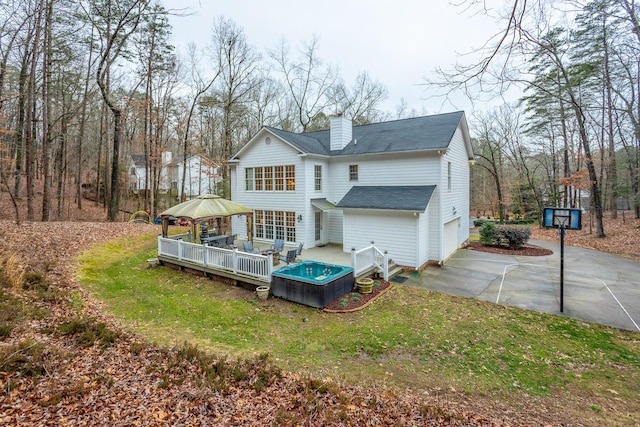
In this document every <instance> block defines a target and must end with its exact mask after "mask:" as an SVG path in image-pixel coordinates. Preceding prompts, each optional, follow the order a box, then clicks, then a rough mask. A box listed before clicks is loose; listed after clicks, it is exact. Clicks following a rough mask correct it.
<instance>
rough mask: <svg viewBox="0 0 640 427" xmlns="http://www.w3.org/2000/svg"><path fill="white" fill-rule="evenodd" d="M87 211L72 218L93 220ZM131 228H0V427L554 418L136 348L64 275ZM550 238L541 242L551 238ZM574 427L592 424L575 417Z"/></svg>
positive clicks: (537, 411) (146, 229) (536, 410)
mask: <svg viewBox="0 0 640 427" xmlns="http://www.w3.org/2000/svg"><path fill="white" fill-rule="evenodd" d="M88 210H89V209H88ZM88 210H87V211H85V212H83V214H82V215H80V216H81V218H82V219H85V220H86V219H92V218H91V215H96V216H98V217H99V218H98V219H101V217H102V216H104V212H103V211H102V210H101V209H99V208H97V209H94V212H93V214H91V213H89V212H88ZM5 212H6V211H5ZM609 230H610V231H609V233H610V236H611V238H612V239H615V241H616V244H615V245H613V244H609V245H608V246H606V247H608V248H614V247H615V248H623V247H625V246H624V245H622V244H621V241H622V240H630V241H632V240H634V239H635V242H638V241H639V240H638V237H639V235H640V233H638V230H639V228H638V223H637V221H636V222H633V224H630V223H629V222H627V223H625V224H624V225H623V226H616V227H613V226H611V227H610V228H609ZM135 233H157V227H154V226H150V225H144V224H125V223H105V222H50V223H40V222H30V223H28V222H23V223H22V224H20V225H16V224H15V223H14V222H13V221H0V259H2V260H3V265H2V272H3V273H4V280H2V281H1V283H0V292H1V293H0V295H1V297H0V304H5V305H3V309H4V311H2V312H1V313H0V320H2V321H4V322H5V324H7V325H10V327H8V328H6V329H3V330H1V331H0V332H3V335H2V338H0V387H1V390H0V425H22V426H30V425H34V426H35V425H37V426H45V425H51V426H64V425H91V426H101V425H105V426H106V425H108V426H118V425H123V426H124V425H127V426H128V425H203V426H204V425H223V426H226V425H243V426H244V425H314V426H315V425H354V426H355V425H357V426H361V425H362V426H367V425H371V426H374V425H375V426H378V425H393V426H423V425H451V426H462V425H490V426H502V425H505V426H506V425H559V423H558V422H557V420H558V419H562V417H561V416H560V415H561V413H562V407H561V405H560V406H558V407H546V406H544V407H542V406H538V405H537V404H535V403H532V404H531V405H530V409H528V410H525V411H518V412H515V411H513V410H511V409H510V408H507V407H503V406H497V405H492V404H491V402H487V400H486V399H481V398H478V397H473V396H465V395H464V394H463V393H446V392H443V393H439V394H432V395H412V394H407V393H403V392H401V391H397V390H392V389H389V388H386V387H384V386H380V387H377V388H374V389H371V388H364V387H359V386H357V385H344V384H336V383H334V382H332V381H331V380H330V379H324V378H309V377H301V376H299V375H296V374H293V373H289V372H286V371H284V370H281V369H279V368H278V367H276V366H275V365H273V364H272V363H271V362H270V361H269V360H268V357H266V356H265V355H256V357H255V359H252V360H241V361H240V360H226V359H225V358H224V357H223V358H216V356H212V355H210V354H206V353H204V352H202V351H200V350H198V349H197V348H196V347H192V346H190V345H183V346H181V347H176V348H171V349H169V348H162V347H159V346H155V345H153V344H150V343H145V342H143V341H141V340H140V339H138V338H137V337H135V336H132V335H130V334H128V333H126V332H125V331H124V329H123V328H122V327H121V325H118V324H116V323H115V322H114V321H113V320H112V319H111V318H110V317H109V316H108V315H106V314H105V313H103V311H102V310H101V307H100V305H99V304H98V303H96V302H95V301H92V300H91V298H90V297H89V296H88V295H86V294H85V293H84V292H83V290H82V289H81V288H79V286H78V285H77V283H76V281H75V278H74V277H75V272H74V258H75V256H76V255H77V254H78V252H79V251H81V250H83V249H84V248H87V247H89V246H90V245H92V244H94V243H103V242H105V241H108V240H109V239H114V238H118V237H120V236H125V235H134V234H135ZM552 233H553V232H550V233H548V238H549V239H550V240H554V239H556V238H557V237H556V235H554V234H552ZM555 233H557V232H555ZM618 233H621V234H618ZM546 234H547V233H544V230H542V231H541V233H536V232H535V231H534V236H533V237H534V238H545V237H546ZM628 234H631V236H629V235H628ZM575 239H576V240H575V241H568V244H571V242H578V243H580V242H581V240H580V239H584V241H585V242H588V243H589V244H590V245H593V246H597V245H601V243H592V242H591V241H590V240H589V236H588V235H585V236H577V235H576V236H575ZM585 246H587V244H586V243H585ZM632 246H633V245H629V247H628V248H627V247H625V248H626V249H625V251H626V250H629V251H631V250H632ZM602 247H603V246H600V248H602ZM629 256H638V253H631V252H630V253H629ZM20 273H25V274H23V275H22V276H21V275H20ZM40 275H41V276H42V279H39V277H40ZM20 281H22V285H18V283H19V282H20ZM16 307H17V308H16ZM12 313H13V314H12ZM574 425H591V424H590V422H589V419H588V418H585V419H584V420H576V422H575V424H574Z"/></svg>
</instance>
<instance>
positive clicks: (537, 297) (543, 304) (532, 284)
mask: <svg viewBox="0 0 640 427" xmlns="http://www.w3.org/2000/svg"><path fill="white" fill-rule="evenodd" d="M530 243H531V244H533V245H536V246H540V247H544V248H549V249H551V250H552V251H553V252H554V253H553V255H549V256H542V257H524V256H510V255H498V254H491V253H486V252H481V251H473V250H465V249H461V250H458V251H457V252H456V253H455V255H453V256H452V257H451V258H450V259H449V260H448V261H447V262H446V263H445V265H444V266H442V267H428V268H426V269H424V270H423V271H422V272H421V274H420V275H419V276H417V277H414V276H413V275H406V274H405V275H402V277H404V278H405V279H406V280H405V281H404V282H403V285H405V286H414V287H418V288H423V289H428V290H432V291H438V292H445V293H448V294H453V295H459V296H464V297H470V298H477V299H479V300H482V301H487V302H491V303H497V304H506V305H511V306H516V307H520V308H524V309H527V310H536V311H540V312H545V313H551V314H556V315H561V316H567V317H572V318H576V319H582V320H586V321H589V322H594V323H599V324H602V325H608V326H613V327H616V328H621V329H628V330H633V331H640V263H638V262H635V261H631V260H628V259H626V258H622V257H618V256H615V255H609V254H605V253H602V252H597V251H591V250H587V249H582V248H577V247H572V246H565V259H564V304H563V312H560V245H559V244H558V243H550V242H545V241H538V240H531V241H530ZM301 259H313V260H318V261H324V262H329V263H333V264H340V265H351V257H350V254H349V253H346V252H342V246H341V245H328V246H326V247H322V248H311V249H303V251H302V257H301ZM283 264H284V263H280V266H283Z"/></svg>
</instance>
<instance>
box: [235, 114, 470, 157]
mask: <svg viewBox="0 0 640 427" xmlns="http://www.w3.org/2000/svg"><path fill="white" fill-rule="evenodd" d="M458 126H460V127H461V128H462V131H463V133H464V135H465V138H464V139H465V144H466V145H467V151H468V152H469V153H470V154H469V155H470V158H471V157H472V153H471V142H470V140H469V132H468V128H467V124H466V120H465V115H464V111H456V112H453V113H445V114H436V115H432V116H425V117H415V118H411V119H402V120H393V121H390V122H382V123H372V124H368V125H361V126H354V127H353V129H352V141H351V142H350V143H349V144H347V146H345V147H344V148H343V149H342V150H334V151H331V149H330V147H331V144H330V130H329V129H326V130H321V131H316V132H305V133H294V132H288V131H284V130H281V129H277V128H273V127H269V126H265V127H264V128H263V130H266V131H268V132H270V133H271V134H273V135H275V136H277V137H278V138H280V139H282V140H283V141H285V142H286V143H287V144H289V145H291V146H292V147H294V148H295V149H296V150H298V151H299V152H300V153H302V154H315V155H321V156H354V155H361V154H378V153H394V152H395V153H401V152H415V151H438V150H446V149H447V148H448V147H449V144H450V143H451V139H452V138H453V135H454V134H455V132H456V129H458ZM259 133H260V132H258V134H256V135H255V136H254V137H253V138H252V139H251V140H250V141H249V142H248V143H247V144H246V145H245V146H244V147H242V148H241V149H240V150H239V151H238V152H237V153H236V155H235V156H234V157H233V159H236V160H237V158H238V157H239V155H240V153H241V152H242V151H244V150H245V148H246V147H247V146H248V145H251V144H252V143H253V141H255V140H256V139H258V138H257V137H258V135H259Z"/></svg>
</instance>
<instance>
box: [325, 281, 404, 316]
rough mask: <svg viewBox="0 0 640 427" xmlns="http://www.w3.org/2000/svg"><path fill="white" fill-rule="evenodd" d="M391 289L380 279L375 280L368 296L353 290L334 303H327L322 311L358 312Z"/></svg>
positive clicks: (390, 285) (387, 283) (389, 284)
mask: <svg viewBox="0 0 640 427" xmlns="http://www.w3.org/2000/svg"><path fill="white" fill-rule="evenodd" d="M376 283H377V286H376ZM391 288H392V284H391V283H389V282H386V281H384V280H382V279H375V282H374V285H373V288H372V290H371V293H370V294H361V293H359V292H356V291H355V290H354V291H353V292H350V293H348V294H346V295H343V296H341V297H340V298H337V299H335V300H334V301H332V302H331V303H329V305H327V306H326V307H325V308H324V309H323V310H324V311H326V312H328V313H349V312H352V311H356V310H360V309H363V308H365V307H367V306H368V305H369V304H371V303H372V302H373V301H375V300H376V299H378V298H379V297H380V296H382V295H383V294H384V293H385V292H387V291H388V290H389V289H391Z"/></svg>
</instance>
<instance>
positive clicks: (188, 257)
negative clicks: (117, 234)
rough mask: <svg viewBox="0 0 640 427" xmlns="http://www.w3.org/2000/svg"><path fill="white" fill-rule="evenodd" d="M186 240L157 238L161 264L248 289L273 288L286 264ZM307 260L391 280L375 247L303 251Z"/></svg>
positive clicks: (267, 256)
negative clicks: (274, 278) (276, 271)
mask: <svg viewBox="0 0 640 427" xmlns="http://www.w3.org/2000/svg"><path fill="white" fill-rule="evenodd" d="M186 237H187V235H179V236H171V237H161V236H158V261H159V262H160V263H161V264H163V265H166V266H168V267H171V268H176V269H179V270H188V271H191V272H194V273H196V274H199V273H202V274H203V275H204V276H207V277H217V278H221V279H222V280H223V281H225V282H226V281H228V282H229V283H231V284H234V285H249V286H262V285H270V284H271V282H272V278H271V274H272V273H273V271H274V269H278V268H281V267H284V266H285V265H286V263H285V262H283V261H280V262H277V261H276V265H274V261H275V260H274V256H273V255H272V254H267V255H262V254H252V253H247V252H243V251H240V250H238V249H237V248H236V249H225V248H218V247H211V246H206V245H203V244H199V243H191V242H188V241H185V240H184V239H185V238H186ZM257 246H258V247H260V246H259V245H257ZM265 248H266V246H265ZM265 248H262V249H265ZM307 259H309V260H314V261H320V262H325V263H329V264H338V265H347V266H351V267H352V268H353V269H354V271H355V276H356V277H360V276H361V275H364V274H368V273H370V272H372V271H380V272H381V273H383V276H384V277H385V278H387V277H388V257H387V255H386V254H385V253H382V252H381V251H380V250H378V249H377V248H375V247H373V246H371V247H368V248H364V249H361V250H359V251H352V252H351V253H347V252H343V251H342V246H341V245H327V246H324V247H317V248H310V249H306V250H305V249H303V254H302V256H301V257H300V259H299V261H302V260H307Z"/></svg>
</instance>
